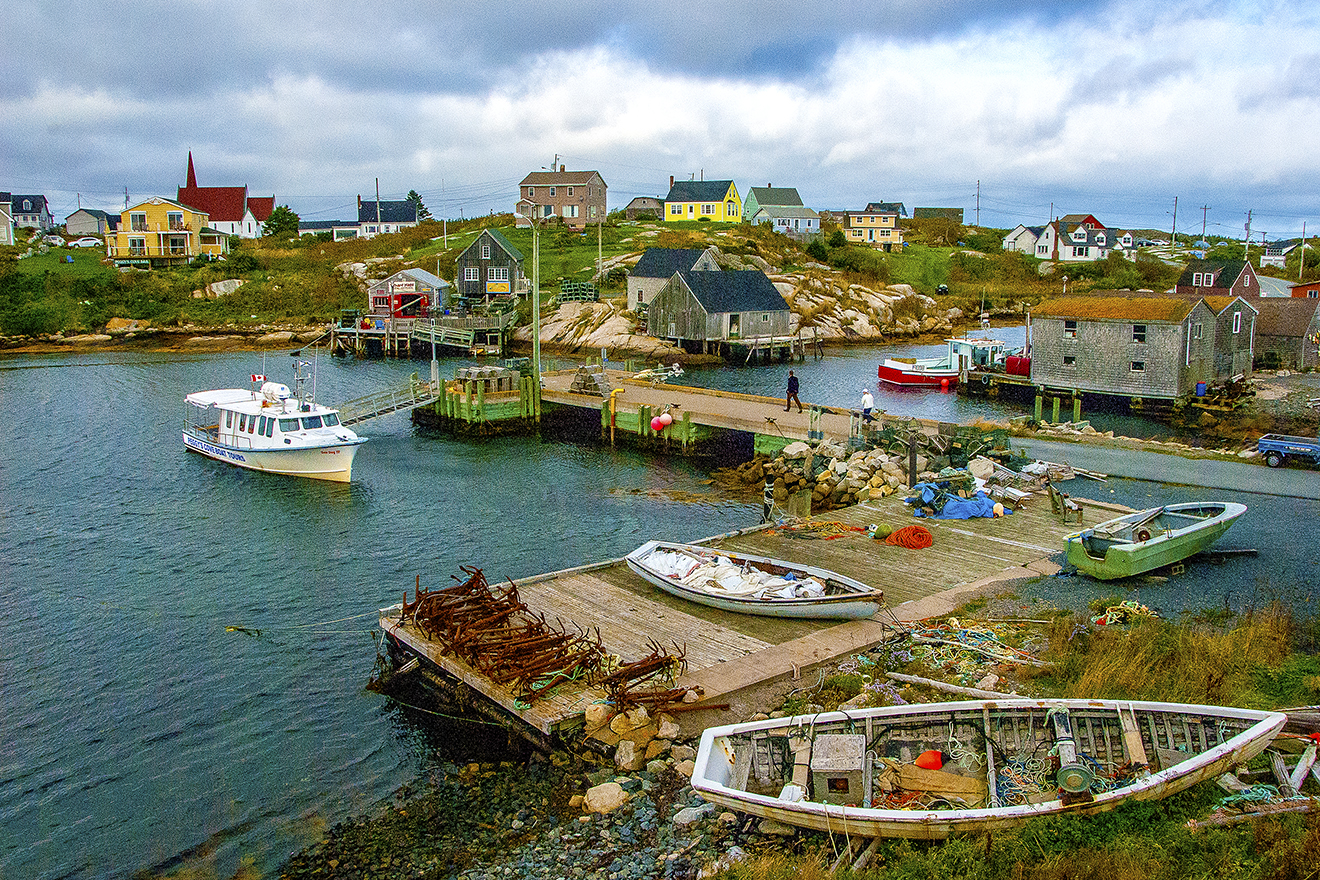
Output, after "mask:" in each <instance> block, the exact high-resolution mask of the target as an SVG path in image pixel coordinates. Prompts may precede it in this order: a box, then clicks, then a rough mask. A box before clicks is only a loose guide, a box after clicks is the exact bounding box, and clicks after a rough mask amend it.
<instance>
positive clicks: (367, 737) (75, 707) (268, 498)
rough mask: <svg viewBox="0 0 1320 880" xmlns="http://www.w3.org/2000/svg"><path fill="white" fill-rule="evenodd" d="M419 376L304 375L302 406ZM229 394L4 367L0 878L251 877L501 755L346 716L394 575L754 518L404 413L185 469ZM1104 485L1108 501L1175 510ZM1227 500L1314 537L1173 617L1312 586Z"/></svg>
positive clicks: (183, 370) (501, 566) (450, 733)
mask: <svg viewBox="0 0 1320 880" xmlns="http://www.w3.org/2000/svg"><path fill="white" fill-rule="evenodd" d="M878 356H879V352H878V350H877V349H852V350H846V351H844V352H842V353H834V352H831V354H830V356H829V357H827V358H826V359H824V360H821V361H810V360H809V361H808V362H807V363H805V364H801V365H798V366H797V367H795V369H797V370H798V371H799V375H800V376H801V377H802V397H803V399H804V400H806V401H820V402H828V403H836V404H838V405H844V406H850V405H855V403H854V398H855V397H860V389H861V388H862V387H863V386H864V385H865V386H867V387H871V388H873V389H875V388H876V387H877V383H876V381H875V365H876V362H877V357H878ZM457 365H458V363H457V362H454V361H446V362H445V363H443V364H442V372H443V373H444V374H446V375H452V373H453V370H454V368H455V367H456V366H457ZM419 369H420V371H421V372H422V373H423V374H425V373H426V371H427V365H426V364H425V363H424V362H416V361H414V362H406V361H353V360H347V361H339V360H336V361H330V360H328V359H324V358H323V359H322V360H321V361H320V363H319V365H318V369H317V371H316V382H317V385H318V387H317V393H318V398H319V399H320V400H321V401H322V402H326V403H332V402H335V401H339V400H344V399H347V398H351V397H356V396H359V395H362V394H365V393H368V392H370V391H374V390H379V389H381V388H382V387H385V386H388V385H390V384H393V383H397V382H400V381H402V380H404V379H405V378H406V377H407V376H408V375H409V374H410V373H412V372H413V371H416V370H419ZM250 373H264V374H266V375H267V376H268V377H269V378H270V379H272V380H275V381H284V382H290V381H291V376H292V367H291V363H290V358H288V356H287V354H282V355H267V356H265V358H264V359H263V357H262V356H261V355H260V354H251V353H241V354H240V353H233V354H215V355H181V354H165V353H162V354H143V353H116V354H98V355H79V356H58V357H57V356H28V357H11V358H7V359H4V360H0V541H2V542H3V547H4V551H3V555H0V606H2V607H0V636H2V637H3V638H4V641H5V644H6V649H5V651H4V652H3V653H2V654H0V677H2V679H3V682H4V684H3V695H4V697H3V709H4V711H3V712H0V877H4V878H11V877H12V878H18V877H24V878H29V877H30V878H100V877H128V876H135V875H136V876H144V877H149V876H153V875H155V874H159V873H165V872H168V871H170V870H172V869H174V868H175V867H179V866H200V868H201V869H202V870H203V871H204V872H210V873H213V874H214V875H215V876H231V875H232V874H233V872H234V871H235V870H236V868H237V866H238V865H239V864H240V862H241V861H242V860H245V859H246V860H251V861H252V863H253V864H254V866H255V868H256V870H257V871H259V872H260V873H261V874H263V875H270V874H273V872H274V871H275V869H276V868H277V867H278V865H279V863H280V862H281V861H283V860H284V859H285V858H287V857H288V856H289V855H290V854H291V853H293V852H294V851H296V850H298V849H300V848H301V847H303V846H305V845H307V844H309V843H311V842H313V841H314V840H316V839H318V838H319V837H320V835H321V834H322V833H323V832H324V831H325V830H326V829H327V828H328V827H329V826H330V825H332V824H334V823H336V822H338V821H341V820H343V819H346V818H348V817H351V816H353V815H357V814H360V813H364V812H368V811H370V810H371V809H372V806H373V805H374V804H375V803H376V802H378V801H379V800H380V799H381V798H384V797H387V796H388V795H390V794H391V793H392V792H394V791H395V790H396V789H397V788H398V787H399V786H401V785H403V784H405V783H407V782H409V781H411V780H414V779H416V778H417V777H419V776H421V775H423V774H424V773H425V772H426V770H427V768H428V767H429V766H431V765H432V764H433V763H434V762H438V761H462V760H470V759H476V760H481V759H482V758H483V757H489V756H499V755H500V754H502V753H503V750H504V749H506V748H507V746H508V743H507V740H506V738H505V735H504V734H503V732H501V731H499V730H498V728H491V727H488V726H484V725H473V724H467V723H465V722H462V721H455V720H452V719H447V718H442V717H431V716H426V715H423V714H420V713H417V712H413V711H409V710H404V709H401V708H400V707H399V706H398V705H397V704H394V703H392V702H390V701H389V700H387V699H386V698H384V697H381V696H379V695H376V694H374V693H370V692H368V691H366V690H365V689H364V685H365V684H366V682H367V680H368V678H369V676H370V674H371V672H372V666H373V661H374V659H375V655H376V647H375V643H374V641H373V634H374V632H375V630H376V626H375V611H376V609H377V608H379V607H381V606H385V605H389V604H392V603H394V602H397V601H399V599H400V598H401V597H402V595H403V593H404V591H405V590H409V591H410V590H411V589H412V588H413V584H414V579H415V578H416V577H418V576H420V577H421V582H422V584H423V585H424V586H430V587H436V586H440V585H443V584H444V583H446V582H448V580H449V579H450V577H451V576H452V575H456V574H459V567H460V566H463V565H469V566H478V567H481V568H482V569H484V570H485V572H486V574H487V576H488V577H489V578H490V579H491V580H500V579H503V578H506V577H515V578H516V577H521V576H525V575H530V574H535V573H539V572H545V571H552V570H556V569H560V568H566V567H570V566H574V565H578V564H582V563H585V562H591V561H598V560H603V559H607V558H613V557H618V556H621V555H623V554H625V553H627V552H629V551H630V550H632V549H634V548H635V547H636V546H637V545H639V544H640V543H642V542H643V541H645V540H648V539H651V538H655V537H665V538H673V539H678V540H691V539H696V538H700V537H703V536H707V535H712V534H717V533H720V532H725V531H729V530H732V529H736V528H741V527H744V526H748V525H751V524H754V523H755V522H756V521H757V519H758V518H759V514H760V505H759V503H755V504H754V503H749V502H748V501H746V500H739V499H735V498H729V497H725V496H722V495H720V494H719V493H718V490H716V489H714V488H713V487H712V486H710V485H709V484H708V483H707V476H708V474H707V473H706V472H705V471H704V470H703V469H702V468H703V467H704V465H699V464H696V463H690V462H684V461H681V460H675V459H668V458H660V457H646V456H643V455H641V454H638V453H634V452H630V451H625V450H611V449H608V448H603V447H600V446H598V445H592V444H587V445H573V444H566V443H555V442H543V441H541V440H538V439H536V438H528V437H515V438H501V439H492V440H485V441H480V442H467V441H457V440H453V439H450V438H447V437H444V436H439V435H435V434H430V433H427V432H422V431H418V430H416V429H414V428H413V427H412V426H411V425H410V424H409V422H408V420H407V417H406V415H405V414H396V415H392V416H388V417H385V418H382V419H379V420H376V421H373V422H368V423H366V424H364V425H362V426H361V429H360V432H361V433H363V434H364V435H366V436H368V437H370V438H371V439H370V442H369V443H368V444H367V445H366V446H364V447H363V448H362V450H361V452H360V454H359V455H358V457H357V460H356V463H355V467H354V481H353V482H352V483H351V484H347V485H343V484H329V483H319V482H313V481H307V480H297V479H288V478H280V477H274V476H268V475H263V474H255V473H250V472H246V471H241V470H238V469H236V468H233V467H229V466H226V465H223V464H220V463H218V462H214V461H211V460H208V459H205V458H202V457H200V456H196V455H190V454H188V453H186V452H184V451H183V449H182V444H181V442H180V429H181V427H182V422H183V400H182V398H183V395H184V394H185V393H187V392H189V391H195V390H201V389H208V388H221V387H240V386H246V384H247V379H248V375H249V374H250ZM786 375H787V368H786V367H784V368H781V367H760V368H750V369H746V370H726V369H720V368H709V369H701V370H692V371H690V372H689V377H685V380H686V379H687V378H691V379H692V380H693V382H694V384H706V385H710V386H713V387H725V388H730V389H731V390H740V391H753V392H754V393H761V394H767V395H778V394H780V393H781V392H782V388H783V383H784V379H785V378H786ZM877 406H879V407H882V408H885V409H888V410H890V411H891V412H898V411H901V409H900V407H904V406H906V407H908V408H909V410H910V411H911V412H912V414H916V415H923V416H928V417H932V418H941V419H945V420H950V421H966V420H967V419H968V418H970V417H971V416H973V415H985V416H998V417H1001V418H1002V417H1003V416H1004V415H1005V414H1007V413H1009V412H1010V410H1008V409H1006V408H1004V407H1002V406H1000V405H998V404H994V403H989V402H984V401H982V402H973V401H964V400H960V399H959V398H957V397H956V396H954V395H941V394H939V393H938V392H935V393H927V394H924V395H911V394H905V395H902V396H899V397H892V399H891V397H885V396H883V395H878V396H877ZM1108 488H1114V489H1115V494H1114V495H1112V496H1111V495H1107V496H1106V497H1110V498H1111V499H1112V500H1119V501H1123V502H1126V503H1136V502H1137V501H1139V500H1140V498H1141V497H1148V498H1150V499H1151V502H1152V503H1158V502H1159V501H1162V500H1181V497H1182V495H1183V494H1186V493H1187V492H1190V491H1193V490H1177V491H1170V490H1168V488H1167V487H1163V486H1160V485H1159V484H1154V483H1144V482H1140V481H1123V482H1122V484H1121V485H1115V486H1111V487H1106V489H1105V491H1107V490H1108ZM1197 491H1199V490H1197ZM1166 495H1167V497H1166ZM1175 496H1176V497H1175ZM1234 500H1245V501H1246V503H1247V504H1248V505H1249V506H1250V507H1252V510H1251V511H1250V512H1249V513H1248V515H1247V516H1246V517H1244V519H1243V521H1242V522H1241V523H1239V524H1238V525H1237V526H1236V527H1235V528H1234V530H1233V531H1232V532H1230V533H1229V537H1230V538H1231V539H1234V540H1235V541H1236V543H1238V544H1241V543H1244V542H1245V543H1246V544H1248V545H1251V544H1254V545H1255V546H1260V547H1261V549H1262V551H1264V550H1266V549H1267V545H1266V540H1267V535H1269V534H1270V533H1271V531H1272V529H1276V528H1277V524H1278V523H1280V522H1290V523H1301V524H1303V525H1304V527H1305V530H1306V531H1305V535H1307V539H1306V540H1304V541H1303V540H1299V539H1296V538H1294V539H1292V540H1289V541H1284V542H1281V543H1280V542H1278V541H1277V539H1272V540H1273V541H1274V545H1273V546H1269V547H1268V549H1269V550H1270V553H1269V554H1268V555H1266V554H1264V553H1263V554H1262V556H1261V557H1260V558H1258V559H1249V558H1247V559H1235V560H1232V561H1231V562H1230V563H1228V564H1226V565H1225V566H1222V567H1217V568H1215V569H1214V572H1213V577H1209V578H1203V579H1202V580H1200V581H1195V582H1193V581H1182V584H1192V583H1194V584H1195V589H1194V591H1192V592H1189V593H1187V594H1186V595H1182V596H1181V597H1179V596H1175V595H1173V594H1172V591H1171V590H1170V591H1169V592H1170V595H1169V596H1168V597H1167V604H1169V605H1170V607H1172V606H1173V605H1174V604H1175V603H1192V602H1193V601H1195V603H1196V604H1218V603H1221V602H1233V603H1239V602H1246V601H1248V599H1249V598H1250V597H1249V596H1248V595H1247V594H1248V593H1250V592H1252V590H1253V589H1255V588H1257V587H1260V588H1261V589H1256V590H1255V595H1261V594H1262V592H1261V591H1262V590H1263V591H1264V592H1265V593H1268V592H1270V591H1271V590H1272V591H1274V592H1280V593H1288V594H1289V595H1293V594H1295V593H1297V591H1298V589H1300V588H1298V587H1297V586H1296V585H1297V584H1299V583H1308V584H1309V583H1315V582H1316V580H1317V579H1316V577H1315V574H1316V572H1315V570H1314V562H1313V560H1312V559H1311V558H1310V555H1311V554H1310V547H1311V546H1312V545H1313V535H1314V531H1313V526H1314V521H1315V510H1314V502H1302V501H1293V500H1289V499H1274V498H1265V497H1264V496H1260V497H1259V499H1257V497H1255V496H1253V497H1251V498H1249V499H1244V498H1243V497H1242V496H1234ZM1257 523H1259V525H1257ZM1267 524H1271V525H1268V526H1267ZM1296 534H1297V532H1296V531H1294V535H1296ZM1038 589H1040V590H1041V591H1042V592H1048V591H1049V590H1050V589H1051V587H1050V585H1049V584H1048V583H1047V584H1045V585H1043V586H1040V587H1038ZM1069 589H1070V590H1071V589H1072V588H1069ZM1111 592H1112V590H1111ZM1192 593H1194V595H1193V594H1192ZM1143 598H1144V599H1146V600H1150V596H1149V594H1148V593H1143ZM1152 601H1153V600H1152ZM1160 601H1165V599H1163V598H1162V599H1161V600H1160ZM1174 610H1175V611H1176V610H1177V609H1176V608H1175V609H1174Z"/></svg>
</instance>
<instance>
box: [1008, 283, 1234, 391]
mask: <svg viewBox="0 0 1320 880" xmlns="http://www.w3.org/2000/svg"><path fill="white" fill-rule="evenodd" d="M1221 300H1222V302H1221ZM1255 316H1256V312H1255V310H1254V309H1253V308H1252V307H1251V305H1250V304H1249V303H1247V302H1246V301H1245V300H1243V299H1242V298H1241V297H1205V298H1186V297H1169V296H1072V297H1060V298H1057V299H1052V300H1046V301H1045V302H1043V303H1041V304H1040V305H1039V306H1037V307H1036V309H1034V310H1033V311H1032V315H1031V380H1032V382H1033V383H1035V384H1037V385H1042V386H1045V387H1050V388H1070V389H1077V390H1079V391H1088V392H1092V393H1096V394H1111V395H1118V396H1124V397H1134V398H1151V399H1168V400H1172V399H1174V398H1177V397H1181V396H1183V395H1185V394H1192V393H1195V391H1196V388H1197V385H1198V384H1200V383H1206V384H1211V383H1214V382H1218V381H1225V380H1228V379H1231V378H1233V377H1234V376H1237V375H1241V374H1244V373H1249V372H1250V370H1251V351H1252V333H1253V330H1254V326H1255Z"/></svg>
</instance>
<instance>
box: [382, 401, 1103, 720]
mask: <svg viewBox="0 0 1320 880" xmlns="http://www.w3.org/2000/svg"><path fill="white" fill-rule="evenodd" d="M669 390H673V389H669ZM1104 515H1105V516H1108V515H1109V514H1107V513H1106V514H1104ZM1101 518H1103V517H1101ZM816 520H817V521H818V522H820V521H829V522H837V523H840V524H842V525H843V526H845V527H851V528H849V529H845V530H844V531H843V534H842V535H841V536H840V537H838V538H835V539H830V540H824V539H819V538H815V539H813V538H807V537H802V535H803V534H804V533H803V532H793V531H791V530H781V529H778V528H775V527H773V526H765V527H754V528H751V529H747V530H743V531H740V532H735V533H732V534H730V535H726V536H721V537H719V538H714V539H710V540H708V541H706V542H702V543H706V544H709V545H710V546H714V547H726V548H728V549H731V550H742V551H748V552H752V553H757V554H762V555H765V556H771V557H775V558H780V559H786V560H789V561H800V562H810V563H811V564H813V565H818V566H821V567H824V568H828V569H832V570H834V571H837V572H838V573H840V574H844V575H847V576H849V577H853V578H856V579H857V580H860V581H862V582H863V583H868V584H871V585H872V586H875V587H878V588H881V589H883V590H884V591H885V596H886V600H887V603H888V605H889V610H891V611H892V612H893V613H894V614H895V615H897V616H898V617H899V618H900V619H923V618H926V617H930V616H935V615H940V614H947V613H949V612H950V611H952V610H953V608H954V607H956V605H957V604H959V603H960V602H962V601H965V600H966V599H967V598H970V597H971V596H972V595H974V594H975V593H976V591H977V588H979V587H981V586H985V585H987V584H990V583H994V582H996V581H999V580H1004V579H1010V578H1014V577H1032V576H1036V575H1041V574H1049V573H1052V572H1053V571H1055V570H1057V566H1056V565H1054V564H1053V563H1051V562H1050V561H1049V557H1050V556H1052V555H1054V554H1055V553H1057V552H1060V551H1061V549H1062V545H1063V538H1064V536H1065V535H1067V534H1070V533H1071V532H1073V531H1076V529H1077V525H1076V524H1075V523H1073V524H1070V525H1064V524H1063V523H1062V522H1061V521H1060V517H1059V516H1058V514H1054V513H1052V512H1051V508H1050V503H1049V499H1048V498H1047V497H1045V496H1044V495H1039V496H1033V497H1032V498H1031V499H1030V500H1029V501H1028V502H1027V505H1026V506H1025V507H1024V509H1022V510H1020V511H1018V512H1017V513H1015V514H1013V515H1010V516H1006V517H1004V518H1000V519H975V520H951V521H945V520H929V519H917V518H914V517H913V516H912V514H911V509H910V508H908V507H907V506H906V505H904V504H903V503H902V501H901V500H900V499H899V498H898V497H897V496H891V497H889V498H887V499H883V500H880V501H877V502H874V503H872V502H867V503H863V504H860V505H856V506H853V507H850V508H846V509H843V510H837V511H832V512H830V513H829V514H827V515H825V516H822V517H817V518H816ZM876 522H885V523H887V524H889V525H891V526H893V527H895V528H897V527H899V526H902V525H908V524H910V523H921V524H923V525H925V526H926V527H927V528H929V529H930V530H931V532H932V534H933V536H934V545H933V546H932V547H930V548H927V549H924V550H910V549H905V548H902V547H895V546H891V545H888V544H885V543H884V542H881V541H876V540H873V539H871V538H869V537H867V536H866V534H865V531H864V529H865V527H866V526H867V525H868V524H870V523H876ZM795 535H796V536H795ZM658 537H664V536H658ZM474 562H475V563H476V564H477V565H478V566H479V565H480V562H479V560H474ZM487 574H488V576H489V577H490V579H491V580H492V581H496V580H498V579H499V578H500V575H499V573H498V572H488V573H487ZM448 575H449V573H448V572H445V573H440V575H439V576H438V577H437V578H436V580H437V581H442V580H446V579H447V578H448ZM516 583H517V586H518V590H519V594H520V596H521V598H522V601H523V602H525V603H526V604H527V605H528V606H529V607H530V608H531V609H532V610H533V611H534V612H537V613H542V614H544V615H545V617H546V618H547V619H548V620H555V619H558V620H560V621H563V622H564V623H565V624H568V623H569V622H571V623H572V624H575V625H577V626H579V627H581V628H583V629H587V628H594V629H598V630H599V632H600V636H601V640H602V642H603V644H604V646H605V648H606V649H607V650H608V651H610V652H612V653H616V654H618V655H619V656H620V657H621V658H623V659H624V660H625V661H631V660H636V659H639V658H640V657H641V656H643V655H644V654H646V653H647V652H648V650H649V649H648V648H646V647H645V646H646V644H647V641H648V639H649V640H654V641H655V642H658V643H660V644H661V645H665V646H667V647H671V648H672V647H673V646H678V647H681V648H682V649H683V650H684V651H685V656H686V659H687V671H686V673H685V674H684V675H683V676H682V677H681V678H680V679H679V680H678V681H677V682H676V685H677V686H688V687H700V688H701V689H702V690H703V691H704V698H703V700H702V701H701V702H700V703H699V704H696V710H695V711H689V712H684V713H682V714H681V717H680V718H679V721H680V724H681V726H682V728H683V732H684V735H691V734H694V733H695V732H697V731H700V730H701V729H703V728H704V727H706V726H709V725H710V724H715V723H725V722H727V721H730V720H734V719H742V718H745V717H747V716H748V715H750V714H752V713H754V712H756V711H761V710H763V709H764V708H765V707H766V706H769V705H774V704H775V703H776V702H777V700H779V699H782V697H783V695H784V694H785V693H786V692H787V691H788V690H791V689H792V688H793V687H798V686H801V685H802V684H803V683H804V682H805V681H807V677H808V676H814V675H815V673H814V670H815V668H817V667H820V666H822V665H823V664H827V663H830V662H832V661H837V660H841V659H843V658H846V657H847V656H850V655H851V654H854V653H857V652H859V651H863V650H866V649H867V648H870V647H873V646H875V645H876V644H879V643H880V642H881V641H883V640H884V638H885V634H886V627H885V626H884V624H883V622H882V620H881V618H882V617H884V616H885V613H884V612H881V614H880V615H877V618H876V619H872V620H864V621H850V622H837V621H803V620H798V621H790V620H779V619H774V618H766V617H756V616H751V615H742V614H735V613H731V612H723V611H719V610H716V609H712V608H707V607H704V606H698V605H694V604H691V603H688V602H685V601H683V600H681V599H678V598H675V597H673V596H670V595H668V594H667V593H664V592H662V591H660V590H658V589H657V588H655V587H654V586H652V585H651V584H649V583H648V582H647V581H645V580H643V579H642V578H641V577H639V576H638V575H636V574H634V573H633V572H632V571H631V570H630V569H629V568H628V567H627V565H626V564H625V563H624V562H623V561H622V560H612V561H609V562H603V563H599V564H595V565H588V566H584V567H580V568H575V569H570V570H567V571H561V572H554V573H550V574H544V575H540V576H537V577H531V578H526V579H524V580H521V581H517V582H516ZM438 585H439V584H438V583H433V584H430V585H428V584H425V583H423V584H422V586H424V587H425V586H430V587H432V588H434V587H435V586H438ZM380 625H381V627H382V628H383V629H384V630H385V631H386V633H387V634H388V635H389V636H390V637H391V638H392V639H393V640H394V641H395V642H396V644H397V646H398V647H399V648H401V649H402V651H403V652H404V653H405V654H412V655H416V656H419V657H421V658H423V659H424V660H426V661H428V662H429V664H430V665H431V667H432V670H433V671H434V670H437V669H438V670H443V673H444V674H445V675H446V676H448V677H450V678H452V679H455V680H457V681H459V682H462V683H463V684H464V685H466V686H467V687H470V688H471V689H473V690H475V691H477V692H479V693H481V694H484V695H485V696H486V697H487V698H488V699H489V700H490V701H492V702H493V703H494V704H496V705H498V706H499V707H501V708H502V709H503V710H504V711H505V712H507V713H508V715H509V716H511V717H514V718H518V719H520V720H521V721H522V722H524V723H525V724H526V725H528V726H529V727H530V728H532V729H533V730H535V731H537V732H538V733H539V734H541V735H543V736H547V737H548V736H553V735H555V734H557V733H562V732H564V731H566V730H568V729H571V728H573V727H575V726H576V725H578V724H580V723H581V722H582V717H583V712H584V711H585V709H586V707H587V706H588V705H590V704H591V703H592V702H595V701H598V700H600V699H602V698H603V696H604V694H603V692H602V691H600V690H599V689H597V688H592V687H586V686H582V685H578V684H566V685H561V686H559V687H558V688H557V689H556V690H555V692H554V693H553V694H551V695H550V696H548V697H544V698H542V699H540V700H537V701H536V702H535V703H533V704H532V705H530V706H520V705H519V704H517V702H516V700H515V698H514V695H513V694H512V692H511V691H509V690H508V689H507V688H503V687H499V686H496V685H494V684H493V683H492V682H491V681H489V680H488V679H486V678H485V677H483V676H481V675H479V674H478V673H476V672H475V671H474V670H473V669H471V668H470V667H468V666H466V665H465V664H463V663H461V662H458V661H456V660H454V659H452V658H450V657H447V656H445V655H444V654H443V653H442V652H441V651H440V650H439V648H438V646H437V645H436V644H434V643H432V642H430V641H429V640H428V639H427V638H426V637H425V636H423V635H422V634H421V633H420V632H419V631H417V630H416V629H415V628H414V627H412V626H411V625H405V624H400V622H399V620H398V613H397V611H394V612H393V613H392V614H391V612H390V610H388V609H386V610H384V611H382V614H381V619H380ZM701 706H711V707H723V706H727V708H709V709H701V708H700V707H701Z"/></svg>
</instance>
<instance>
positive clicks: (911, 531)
mask: <svg viewBox="0 0 1320 880" xmlns="http://www.w3.org/2000/svg"><path fill="white" fill-rule="evenodd" d="M885 543H886V544H893V545H894V546H895V547H907V548H908V549H909V550H923V549H925V548H926V547H929V546H930V545H931V544H934V543H935V539H934V538H933V537H931V534H930V529H928V528H926V527H925V526H903V528H901V529H899V530H898V531H896V532H894V533H893V534H891V535H890V536H889V537H888V538H885Z"/></svg>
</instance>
